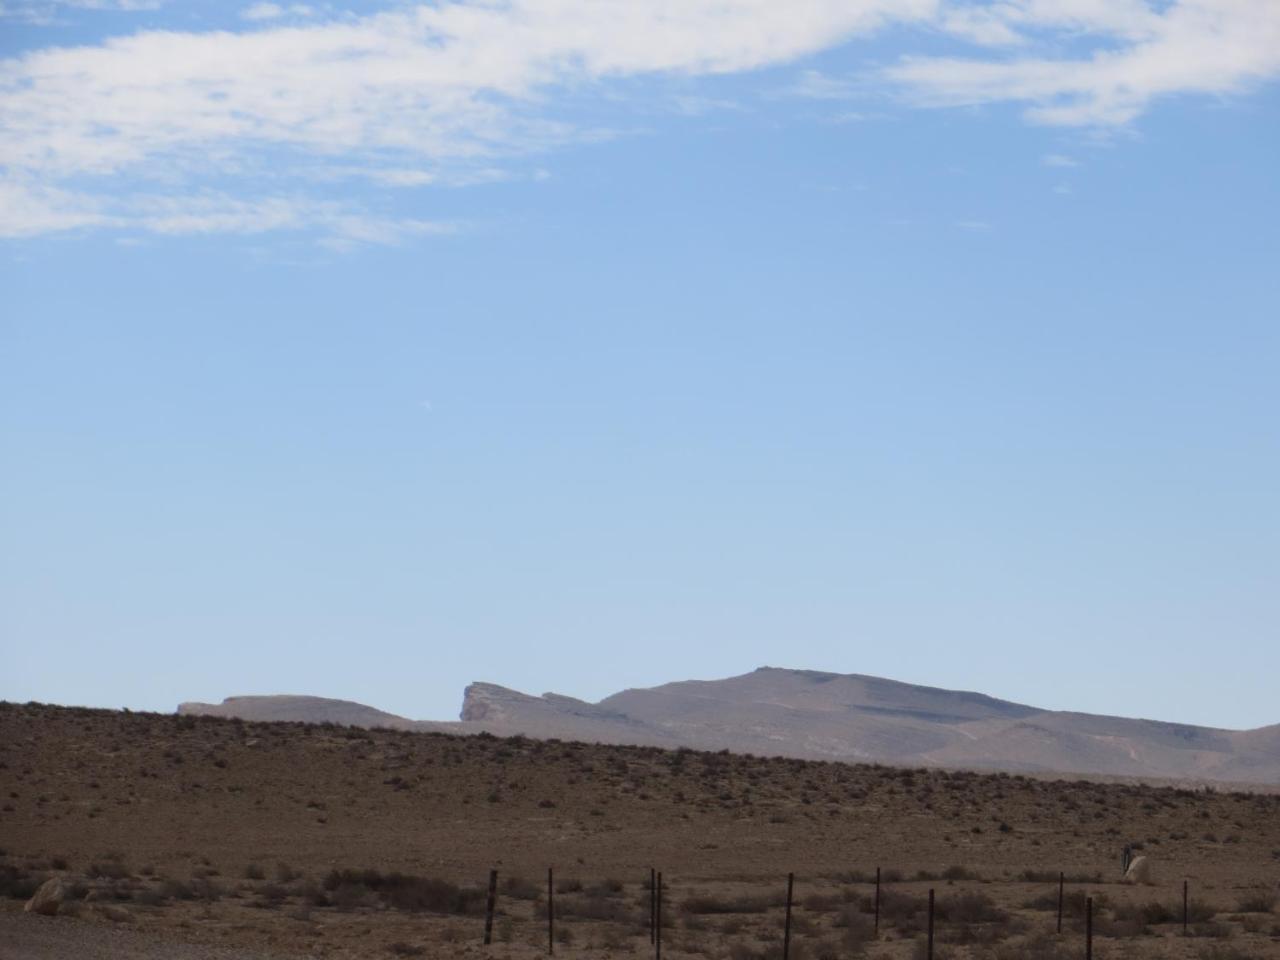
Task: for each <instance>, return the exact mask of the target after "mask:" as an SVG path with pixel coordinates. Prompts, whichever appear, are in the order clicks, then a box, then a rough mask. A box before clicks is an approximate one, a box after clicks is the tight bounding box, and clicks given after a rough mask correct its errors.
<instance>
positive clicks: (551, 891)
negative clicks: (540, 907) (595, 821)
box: [547, 867, 556, 954]
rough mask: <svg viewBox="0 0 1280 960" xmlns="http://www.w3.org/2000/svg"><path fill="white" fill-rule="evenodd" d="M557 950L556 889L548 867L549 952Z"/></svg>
mask: <svg viewBox="0 0 1280 960" xmlns="http://www.w3.org/2000/svg"><path fill="white" fill-rule="evenodd" d="M555 952H556V889H555V887H554V886H553V885H552V882H551V868H550V867H547V953H549V954H553V953H555Z"/></svg>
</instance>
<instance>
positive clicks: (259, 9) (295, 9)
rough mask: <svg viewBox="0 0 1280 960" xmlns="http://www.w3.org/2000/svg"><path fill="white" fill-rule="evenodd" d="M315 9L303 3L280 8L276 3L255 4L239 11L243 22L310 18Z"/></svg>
mask: <svg viewBox="0 0 1280 960" xmlns="http://www.w3.org/2000/svg"><path fill="white" fill-rule="evenodd" d="M315 12H316V10H315V7H311V6H308V5H307V4H305V3H291V4H288V5H287V6H281V5H280V4H278V3H255V4H254V5H253V6H251V7H245V9H243V10H241V11H240V16H241V17H243V18H244V19H245V20H279V19H280V18H281V17H311V16H314V15H315Z"/></svg>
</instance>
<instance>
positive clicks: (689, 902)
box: [680, 893, 785, 914]
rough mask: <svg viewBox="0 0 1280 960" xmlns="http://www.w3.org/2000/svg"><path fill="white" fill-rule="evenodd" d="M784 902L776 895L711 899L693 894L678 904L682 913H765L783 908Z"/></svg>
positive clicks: (741, 895) (710, 897)
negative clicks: (774, 908)
mask: <svg viewBox="0 0 1280 960" xmlns="http://www.w3.org/2000/svg"><path fill="white" fill-rule="evenodd" d="M784 904H785V901H784V900H783V898H782V897H780V896H779V895H777V894H767V893H766V894H740V895H738V896H735V897H725V898H719V897H713V896H710V895H707V894H694V895H692V896H688V897H685V899H684V902H683V903H681V904H680V909H681V911H682V912H684V913H700V914H706V913H765V912H766V911H768V910H769V909H770V908H772V907H781V906H784Z"/></svg>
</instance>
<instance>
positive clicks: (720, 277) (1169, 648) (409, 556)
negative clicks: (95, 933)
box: [0, 0, 1280, 727]
mask: <svg viewBox="0 0 1280 960" xmlns="http://www.w3.org/2000/svg"><path fill="white" fill-rule="evenodd" d="M0 37H2V43H3V48H2V50H0V53H2V54H3V58H4V59H3V62H2V66H0V169H2V173H0V233H3V235H4V239H2V240H0V285H2V287H0V289H3V291H4V293H3V295H2V296H3V299H2V300H0V306H2V310H3V321H2V324H0V459H2V460H3V462H4V464H5V467H4V470H3V472H2V473H0V498H2V501H0V502H2V503H3V506H2V507H0V527H2V529H3V547H2V548H0V611H2V612H0V644H3V647H2V650H3V664H4V669H3V671H2V674H3V676H2V677H0V697H4V698H6V699H10V700H27V699H39V700H47V701H54V702H66V703H87V704H94V705H104V706H124V705H127V706H130V707H134V708H151V709H163V710H168V709H172V708H173V706H174V705H175V704H176V703H177V702H178V701H179V700H184V699H220V698H221V697H223V696H226V695H230V694H239V693H270V692H305V693H313V694H320V695H328V696H339V697H346V698H351V699H357V700H363V701H365V702H369V703H373V704H375V705H377V706H380V707H383V708H385V709H390V710H394V711H396V712H400V713H403V714H406V715H410V716H414V717H422V718H447V717H451V716H454V715H455V714H456V711H457V708H458V705H459V703H460V699H461V691H462V687H463V685H465V684H466V683H467V682H469V681H471V680H479V679H483V680H489V681H493V682H497V683H502V684H505V685H508V686H513V687H517V688H519V689H524V690H527V691H530V692H542V691H544V690H548V689H554V690H556V691H558V692H562V693H567V694H571V695H577V696H582V697H586V698H590V699H595V698H598V697H600V696H603V695H606V694H608V693H611V692H614V691H616V690H618V689H621V688H624V687H628V686H644V685H650V684H655V683H660V682H664V681H667V680H672V679H683V678H688V677H703V678H711V677H719V676H727V675H731V674H734V673H740V672H745V671H747V670H750V669H753V668H754V667H756V666H760V665H763V664H769V665H775V666H793V667H801V668H812V669H826V670H836V671H841V672H861V673H870V674H876V675H882V676H889V677H894V678H898V679H903V680H908V681H913V682H919V683H929V684H935V685H939V686H946V687H956V688H964V689H977V690H981V691H984V692H988V693H992V694H995V695H999V696H1006V697H1010V698H1014V699H1021V700H1023V701H1026V702H1031V703H1036V704H1040V705H1043V706H1048V707H1061V708H1073V709H1081V710H1090V711H1097V712H1109V713H1119V714H1125V715H1138V716H1148V717H1155V718H1159V719H1176V720H1184V721H1189V722H1199V723H1206V724H1214V725H1222V726H1235V727H1249V726H1259V725H1263V724H1268V723H1277V722H1280V708H1278V707H1277V705H1276V698H1275V678H1276V676H1280V636H1278V633H1280V628H1278V625H1280V589H1278V586H1280V510H1278V508H1277V497H1276V491H1277V490H1280V428H1278V427H1277V424H1280V416H1278V413H1280V386H1277V381H1280V377H1277V369H1280V331H1278V326H1277V309H1276V304H1277V303H1278V302H1280V270H1277V269H1276V254H1277V250H1280V177H1277V174H1276V171H1277V170H1280V123H1278V122H1277V121H1278V120H1280V87H1278V86H1277V84H1276V82H1275V81H1276V78H1277V76H1278V75H1280V13H1278V12H1277V8H1276V7H1275V6H1274V4H1272V3H1270V2H1269V0H1258V2H1254V0H1233V2H1221V0H1220V2H1216V3H1208V2H1181V3H1172V4H1169V3H1159V4H1146V3H1142V2H1109V3H1095V2H1092V0H1017V2H1010V3H1004V4H982V3H976V4H961V3H952V4H948V3H943V2H940V0H939V2H933V0H918V2H913V3H899V2H894V3H888V2H887V0H884V2H877V0H861V2H843V3H834V2H822V0H794V2H793V3H789V4H774V3H764V2H753V0H725V2H717V3H711V2H692V0H684V2H681V3H675V2H674V0H672V2H671V3H665V2H654V3H646V4H637V3H631V2H625V0H606V2H600V3H594V4H586V3H582V2H578V0H555V2H551V0H543V2H538V3H533V2H529V3H523V2H496V3H486V4H479V3H471V4H468V3H448V4H439V5H431V6H419V5H413V4H392V5H381V4H355V5H338V4H334V5H328V4H312V5H301V4H295V5H279V6H276V5H272V4H261V3H259V4H256V5H250V4H245V5H244V6H242V7H236V6H235V5H230V4H212V3H203V2H193V3H184V4H177V3H159V2H157V3H146V2H134V3H129V2H109V0H101V2H97V3H88V2H84V3H78V4H76V3H61V2H37V0H31V2H21V0H5V2H4V3H3V4H0Z"/></svg>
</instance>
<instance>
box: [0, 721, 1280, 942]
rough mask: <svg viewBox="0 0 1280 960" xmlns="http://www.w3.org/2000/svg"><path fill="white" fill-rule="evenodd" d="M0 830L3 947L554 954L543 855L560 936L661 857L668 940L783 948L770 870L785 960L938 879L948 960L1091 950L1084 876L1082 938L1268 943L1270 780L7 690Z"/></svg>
mask: <svg viewBox="0 0 1280 960" xmlns="http://www.w3.org/2000/svg"><path fill="white" fill-rule="evenodd" d="M1126 844H1130V845H1132V846H1133V847H1134V848H1135V852H1136V853H1137V854H1139V855H1144V856H1147V857H1148V858H1149V862H1150V863H1151V864H1152V866H1153V870H1154V877H1153V879H1154V882H1153V883H1152V884H1150V885H1129V884H1124V883H1121V882H1120V880H1121V877H1120V873H1121V870H1120V856H1121V850H1122V849H1123V847H1124V846H1125V845H1126ZM0 850H2V853H3V856H2V857H0V895H2V896H3V899H2V900H0V958H4V960H10V958H15V960H16V958H39V960H45V958H54V957H73V956H74V957H81V956H83V957H86V958H97V957H117V956H118V957H131V958H152V957H155V958H161V957H164V958H184V957H185V958H193V960H196V958H209V960H240V958H243V960H263V958H274V957H280V958H289V957H332V958H348V957H349V958H364V957H370V958H377V957H396V956H405V957H409V956H421V957H455V956H476V957H479V956H492V957H495V958H502V957H513V958H514V957H533V956H539V955H545V954H546V952H547V938H548V925H547V916H546V911H547V890H546V886H547V870H548V868H552V869H553V870H554V875H553V887H554V890H555V893H554V913H555V933H554V936H555V940H556V943H555V951H556V955H557V956H565V957H632V956H636V957H639V956H651V955H652V953H653V947H652V946H651V945H650V932H649V927H648V925H649V918H650V892H649V889H648V881H649V876H650V868H651V867H653V868H656V869H658V870H661V871H662V874H663V894H664V896H663V944H662V953H663V955H664V956H666V957H671V958H682V957H702V958H726V960H754V958H766V957H770V958H771V957H780V956H781V954H782V941H783V926H784V903H785V893H786V878H787V874H788V873H794V875H795V903H794V909H793V913H792V926H791V930H792V938H791V950H790V955H791V956H792V957H795V958H801V960H818V958H837V957H883V958H908V957H923V956H924V955H925V941H924V932H925V927H926V924H927V902H928V900H927V897H928V891H929V890H930V889H932V890H934V891H935V896H936V913H935V934H936V947H935V952H934V956H935V957H938V958H957V960H958V958H975V960H976V958H990V960H1006V958H1008V960H1011V958H1022V957H1027V958H1048V960H1057V958H1068V957H1070V958H1075V957H1080V958H1083V957H1084V956H1085V936H1084V918H1083V914H1084V904H1085V902H1086V898H1092V900H1093V905H1094V931H1095V943H1094V953H1093V955H1094V957H1098V958H1116V960H1119V958H1126V957H1133V958H1144V957H1146V958H1156V957H1161V958H1163V957H1169V958H1197V960H1198V958H1204V960H1237V958H1247V957H1280V912H1277V894H1280V886H1278V885H1277V884H1278V882H1280V796H1277V795H1275V794H1272V793H1233V792H1225V791H1219V792H1212V791H1203V790H1199V791H1193V790H1179V789H1175V788H1172V787H1164V786H1140V785H1139V786H1135V785H1125V784H1115V783H1097V782H1086V781H1071V780H1052V779H1045V778H1026V777H1019V776H1009V775H986V774H976V773H964V772H954V771H943V770H922V769H916V770H909V769H895V768H890V767H876V766H855V765H845V764H833V763H817V762H809V761H802V760H786V759H768V758H760V757H750V756H737V755H731V754H727V753H718V754H717V753H697V752H692V751H687V750H681V751H662V750H658V749H655V748H645V747H621V746H592V745H586V744H578V743H562V742H557V741H536V740H527V739H521V738H515V739H498V738H494V737H488V736H479V737H455V736H446V735H441V734H430V733H413V732H396V731H383V730H373V731H369V730H361V729H355V728H343V727H334V726H307V725H300V724H259V723H243V722H238V721H234V720H225V719H218V718H211V717H189V716H187V717H178V716H169V715H155V714H130V713H116V712H108V711H95V710H84V709H71V708H62V707H49V706H38V705H26V706H17V705H12V704H3V705H0ZM495 868H496V869H497V870H498V878H499V880H498V895H497V903H496V917H495V920H494V925H493V940H494V944H493V945H492V946H490V947H485V946H483V945H482V937H483V929H484V913H485V899H486V897H485V887H486V882H487V879H488V875H489V871H490V869H495ZM877 868H879V869H880V871H881V879H882V885H881V902H880V924H879V929H878V931H877V929H876V927H875V903H874V900H875V897H874V890H875V887H874V884H873V883H872V881H873V879H874V877H875V873H876V870H877ZM1060 872H1061V873H1065V875H1066V884H1065V894H1066V895H1065V917H1064V922H1063V932H1062V934H1058V933H1057V932H1056V928H1057V908H1058V878H1059V874H1060ZM50 877H61V878H62V879H63V880H64V885H65V888H66V889H67V890H68V891H69V895H68V898H67V899H66V901H65V902H64V903H63V904H62V905H61V906H60V908H59V911H58V915H56V916H52V917H49V916H35V915H32V914H29V913H24V912H23V905H24V903H25V902H26V900H27V899H28V898H29V897H30V896H31V895H32V893H33V892H34V891H35V889H36V888H37V887H38V886H39V885H40V884H41V883H42V882H43V881H44V880H46V879H47V878H50ZM1184 880H1185V881H1186V882H1187V884H1188V888H1189V911H1188V914H1189V916H1188V921H1189V922H1188V925H1187V930H1186V934H1185V935H1184V933H1183V909H1182V902H1183V883H1184Z"/></svg>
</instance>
